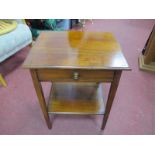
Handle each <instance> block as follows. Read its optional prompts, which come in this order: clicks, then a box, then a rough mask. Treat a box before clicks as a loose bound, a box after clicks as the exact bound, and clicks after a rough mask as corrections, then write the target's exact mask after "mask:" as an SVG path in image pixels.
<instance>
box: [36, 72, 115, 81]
mask: <svg viewBox="0 0 155 155" xmlns="http://www.w3.org/2000/svg"><path fill="white" fill-rule="evenodd" d="M37 74H38V78H39V80H41V81H55V82H56V81H58V82H60V81H63V82H65V81H68V82H69V81H71V82H82V81H83V82H87V81H88V82H101V81H109V82H111V81H112V79H113V75H114V71H105V70H104V71H103V70H80V69H74V70H73V69H38V70H37Z"/></svg>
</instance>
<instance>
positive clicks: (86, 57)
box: [24, 31, 130, 70]
mask: <svg viewBox="0 0 155 155" xmlns="http://www.w3.org/2000/svg"><path fill="white" fill-rule="evenodd" d="M24 67H25V68H46V69H47V68H50V69H51V68H52V69H53V68H64V69H65V68H67V69H69V68H70V69H73V68H74V69H75V68H78V69H79V68H80V69H90V70H93V69H94V70H97V69H105V70H106V69H107V70H128V69H130V68H129V66H128V64H127V61H126V59H125V58H124V56H123V53H122V52H121V47H120V45H119V43H118V42H117V41H116V39H115V37H114V36H113V34H112V33H109V32H84V31H66V32H65V31H64V32H53V31H52V32H51V31H50V32H42V33H41V34H40V36H39V38H38V39H37V41H36V43H35V44H34V46H33V47H32V49H31V52H30V53H29V55H28V57H27V59H26V61H25V62H24Z"/></svg>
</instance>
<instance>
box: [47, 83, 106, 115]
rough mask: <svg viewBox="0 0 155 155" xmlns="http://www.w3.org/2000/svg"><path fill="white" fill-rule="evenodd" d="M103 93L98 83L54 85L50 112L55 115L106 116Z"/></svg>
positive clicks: (50, 100) (49, 107)
mask: <svg viewBox="0 0 155 155" xmlns="http://www.w3.org/2000/svg"><path fill="white" fill-rule="evenodd" d="M104 110H105V109H104V102H103V92H102V88H101V85H100V86H99V85H98V84H96V83H87V84H86V83H54V84H53V85H52V90H51V93H50V99H49V106H48V112H49V113H54V114H60V113H61V114H62V113H63V114H102V115H103V114H104Z"/></svg>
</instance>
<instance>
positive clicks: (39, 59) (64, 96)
mask: <svg viewBox="0 0 155 155" xmlns="http://www.w3.org/2000/svg"><path fill="white" fill-rule="evenodd" d="M23 66H24V68H29V69H30V70H31V75H32V78H33V83H34V87H35V89H36V93H37V95H38V99H39V102H40V106H41V109H42V111H43V114H44V117H45V120H46V123H47V125H48V127H49V128H51V123H50V120H49V114H50V113H55V114H64V113H65V114H105V117H104V118H103V122H102V129H104V127H105V125H106V122H107V119H108V116H109V113H110V109H111V106H112V103H113V100H114V96H115V94H116V90H117V87H118V83H119V79H120V76H121V72H122V70H130V67H129V66H128V64H127V61H126V59H125V57H124V56H123V53H122V52H121V48H120V45H119V43H118V42H117V41H116V39H115V38H114V36H113V35H112V33H109V32H105V33H103V32H84V31H83V32H82V31H69V32H53V31H52V32H42V33H41V35H40V36H39V38H38V39H37V41H36V43H35V44H34V45H33V47H32V49H31V51H30V53H29V55H28V57H27V59H26V60H25V62H24V65H23ZM42 81H52V89H51V90H52V91H51V94H50V99H49V104H48V107H47V106H46V103H45V99H44V95H43V92H42V87H41V82H42ZM101 82H110V83H111V88H110V92H109V97H108V101H107V104H106V108H104V103H103V98H102V93H101Z"/></svg>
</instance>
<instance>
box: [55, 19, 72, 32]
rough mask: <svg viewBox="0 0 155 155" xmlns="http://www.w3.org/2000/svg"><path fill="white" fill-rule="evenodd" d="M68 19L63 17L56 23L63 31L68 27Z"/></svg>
mask: <svg viewBox="0 0 155 155" xmlns="http://www.w3.org/2000/svg"><path fill="white" fill-rule="evenodd" d="M70 22H71V20H70V19H63V20H61V21H60V22H58V23H57V27H58V28H61V29H62V30H63V31H67V30H69V29H70V24H71V23H70Z"/></svg>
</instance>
